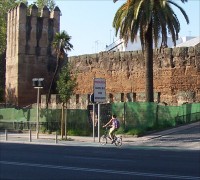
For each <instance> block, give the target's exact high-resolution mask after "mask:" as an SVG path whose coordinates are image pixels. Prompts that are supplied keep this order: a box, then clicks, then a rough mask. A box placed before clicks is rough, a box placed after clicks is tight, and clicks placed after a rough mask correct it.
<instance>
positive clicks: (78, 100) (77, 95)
mask: <svg viewBox="0 0 200 180" xmlns="http://www.w3.org/2000/svg"><path fill="white" fill-rule="evenodd" d="M79 102H80V96H79V94H76V104H78V103H79Z"/></svg>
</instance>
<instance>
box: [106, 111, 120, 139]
mask: <svg viewBox="0 0 200 180" xmlns="http://www.w3.org/2000/svg"><path fill="white" fill-rule="evenodd" d="M118 124H119V121H118V120H117V116H116V115H112V118H111V119H110V120H109V121H108V123H107V124H105V125H104V126H103V127H107V126H111V128H110V130H109V136H110V138H111V140H112V143H114V141H115V140H114V133H115V132H116V131H117V130H118V129H119V125H118Z"/></svg>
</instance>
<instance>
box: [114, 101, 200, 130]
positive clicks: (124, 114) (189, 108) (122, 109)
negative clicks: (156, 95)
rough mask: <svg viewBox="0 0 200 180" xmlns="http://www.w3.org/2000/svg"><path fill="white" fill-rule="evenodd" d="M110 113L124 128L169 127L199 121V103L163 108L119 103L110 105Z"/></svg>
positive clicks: (154, 104)
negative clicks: (114, 115)
mask: <svg viewBox="0 0 200 180" xmlns="http://www.w3.org/2000/svg"><path fill="white" fill-rule="evenodd" d="M112 113H114V114H116V115H117V117H118V118H119V119H120V120H121V123H122V124H123V125H124V126H125V127H133V128H145V129H148V128H149V129H151V128H152V127H154V126H157V127H165V126H166V127H169V126H175V125H177V124H184V123H189V122H193V121H197V120H200V103H194V104H184V105H182V106H163V105H159V104H157V103H146V102H125V103H123V102H120V103H114V104H112Z"/></svg>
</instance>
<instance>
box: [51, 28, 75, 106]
mask: <svg viewBox="0 0 200 180" xmlns="http://www.w3.org/2000/svg"><path fill="white" fill-rule="evenodd" d="M70 40H71V36H69V35H68V33H67V32H66V31H61V32H60V33H56V35H55V37H54V42H53V47H54V49H55V51H56V54H57V62H56V68H55V72H54V75H53V78H52V80H51V84H50V87H49V92H48V97H47V106H48V102H49V100H50V95H51V91H52V87H53V84H54V81H55V78H56V75H57V73H58V70H59V69H60V67H61V65H62V64H63V61H64V59H65V57H66V55H67V51H71V49H72V48H73V45H72V44H71V43H70V42H69V41H70Z"/></svg>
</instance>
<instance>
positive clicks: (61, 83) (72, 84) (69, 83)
mask: <svg viewBox="0 0 200 180" xmlns="http://www.w3.org/2000/svg"><path fill="white" fill-rule="evenodd" d="M70 70H71V65H70V64H69V63H67V64H66V65H65V66H64V67H63V68H62V70H61V73H60V74H59V79H58V81H57V90H58V93H59V96H60V99H61V101H62V102H64V103H67V102H68V101H69V99H70V97H71V96H72V95H73V93H74V90H75V88H76V87H77V82H76V81H77V76H76V75H74V76H73V74H72V73H71V71H70Z"/></svg>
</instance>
